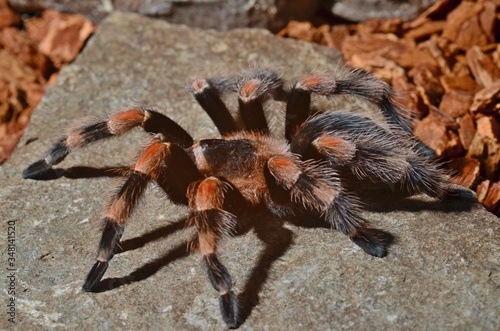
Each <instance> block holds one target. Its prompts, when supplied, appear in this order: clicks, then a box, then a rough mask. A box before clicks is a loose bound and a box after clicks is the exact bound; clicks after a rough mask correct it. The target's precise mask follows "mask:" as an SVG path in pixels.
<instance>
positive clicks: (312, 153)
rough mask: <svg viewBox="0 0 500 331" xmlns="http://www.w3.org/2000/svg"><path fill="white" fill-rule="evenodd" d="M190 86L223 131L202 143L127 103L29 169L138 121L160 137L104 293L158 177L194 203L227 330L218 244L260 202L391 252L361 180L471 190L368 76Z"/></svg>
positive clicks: (226, 293)
mask: <svg viewBox="0 0 500 331" xmlns="http://www.w3.org/2000/svg"><path fill="white" fill-rule="evenodd" d="M189 89H190V91H191V92H192V94H193V95H194V97H195V98H196V100H197V101H198V103H199V104H200V105H201V107H202V108H203V109H204V110H205V111H206V112H207V114H208V115H209V116H210V117H211V118H212V120H213V122H214V123H215V125H216V127H217V128H218V130H219V132H220V133H221V138H218V139H204V140H200V141H197V142H195V141H194V140H193V138H192V137H191V136H190V135H189V134H188V133H187V132H186V131H185V130H184V129H183V128H181V127H180V126H179V125H178V124H176V123H175V122H174V121H172V120H171V119H169V118H168V117H166V116H164V115H162V114H160V113H158V112H155V111H152V110H148V109H130V110H125V111H121V112H118V113H116V114H114V115H112V116H111V117H109V118H108V119H107V120H105V121H96V122H93V123H90V124H85V125H81V126H79V127H77V128H75V129H73V130H72V131H70V132H69V134H68V135H67V136H66V137H63V138H62V139H61V140H59V141H58V142H56V143H55V144H54V145H53V146H52V148H51V149H50V150H49V152H48V155H47V156H46V157H45V158H44V159H41V160H39V161H37V162H35V163H33V164H32V165H30V166H29V167H28V168H27V169H25V171H24V172H23V176H24V177H25V178H33V179H37V178H41V177H43V176H44V175H46V174H47V172H50V171H52V166H53V165H56V164H58V163H59V162H61V161H62V160H63V159H64V158H65V157H66V156H67V155H68V154H69V153H70V152H71V151H73V150H76V149H78V148H81V147H84V146H87V145H89V144H91V143H93V142H95V141H98V140H102V139H106V138H110V137H114V136H119V135H121V134H123V133H125V132H127V131H129V130H131V129H132V128H134V127H138V126H139V127H142V128H143V129H144V130H145V131H146V132H148V133H151V134H154V137H153V138H152V139H151V140H150V142H149V144H148V145H147V146H146V147H145V148H143V149H142V151H141V152H140V153H139V156H138V158H137V160H136V161H135V163H134V164H133V165H132V166H131V168H130V172H129V173H128V174H127V175H126V178H125V179H124V180H123V182H122V184H121V186H120V188H119V189H118V190H117V191H116V192H115V193H114V195H113V197H112V199H111V201H110V203H109V205H108V206H107V207H106V209H105V218H104V228H103V232H102V237H101V241H100V244H99V250H98V254H97V262H96V263H95V264H94V266H93V268H92V269H91V271H90V272H89V274H88V276H87V279H86V282H85V284H84V286H83V289H84V290H85V291H93V290H96V289H97V287H98V285H99V283H100V280H101V279H102V277H103V275H104V273H105V271H106V269H107V267H108V263H109V261H110V260H111V258H112V257H113V255H114V253H115V250H116V248H117V244H118V243H119V241H120V238H121V236H122V233H123V230H124V227H125V223H126V222H127V220H128V219H129V218H130V215H131V213H132V211H133V210H134V208H135V207H136V206H137V204H138V202H139V200H140V198H141V197H142V196H143V194H144V192H145V189H146V187H147V186H148V184H149V182H151V181H153V182H156V183H157V185H158V186H159V187H161V188H162V189H163V191H165V192H166V194H167V196H168V198H169V199H170V200H171V201H172V202H174V203H176V204H182V205H186V206H188V208H189V211H190V213H189V217H188V221H189V223H190V224H192V225H193V226H194V227H195V229H196V231H197V240H196V241H195V242H196V245H195V247H196V248H197V249H198V250H199V251H200V253H201V255H202V256H203V260H204V262H205V265H206V267H207V272H208V276H209V279H210V282H211V284H212V285H213V287H214V288H215V290H217V291H218V292H219V295H220V309H221V313H222V317H223V319H224V321H225V322H226V323H227V325H228V326H229V327H237V326H238V325H239V324H240V323H241V322H242V321H241V320H240V315H239V304H238V299H237V296H236V295H235V294H234V293H233V291H232V290H231V288H232V280H231V276H230V274H229V272H228V270H227V269H226V268H225V267H224V265H223V264H222V263H221V262H220V261H219V260H218V258H217V244H218V242H219V240H220V239H221V238H222V237H223V236H224V235H226V234H230V233H231V232H232V230H233V229H234V227H235V225H236V223H237V222H238V215H240V213H242V212H243V211H248V210H251V208H252V207H259V206H260V207H262V206H264V207H266V208H267V209H268V210H269V211H270V212H271V213H272V214H274V215H276V216H277V217H284V216H287V217H290V216H292V217H293V216H299V215H312V216H314V217H319V218H322V219H323V220H324V221H326V222H328V223H329V224H331V225H332V227H334V228H336V229H337V230H339V231H341V232H342V233H344V234H345V235H347V236H348V237H349V238H350V239H351V240H352V241H353V242H354V243H355V244H357V245H358V246H360V247H361V248H362V249H363V250H364V251H365V252H367V253H368V254H371V255H373V256H376V257H384V256H385V255H386V254H387V248H388V246H389V245H390V243H391V242H392V239H393V237H392V236H391V235H390V234H388V233H386V232H384V231H381V230H377V229H374V228H371V227H369V225H368V222H367V220H365V219H364V218H363V217H362V216H361V211H362V204H361V201H360V199H359V198H358V196H357V192H359V190H361V187H360V186H361V185H363V183H366V182H369V183H372V184H374V185H391V186H393V187H395V188H397V189H400V190H401V191H403V192H406V193H407V194H410V195H411V194H414V193H419V192H422V193H425V194H427V195H429V196H432V197H435V198H438V199H456V198H464V197H467V194H466V193H464V192H462V191H460V190H456V189H453V188H451V187H450V186H449V185H448V184H449V182H448V179H447V177H446V175H445V174H444V173H443V172H442V171H441V170H440V169H439V168H438V167H437V165H436V164H435V163H434V162H433V161H432V160H431V158H430V157H429V149H428V148H427V147H426V146H424V145H422V144H421V143H420V142H419V141H418V140H417V139H416V138H414V137H413V136H412V135H411V125H410V121H409V119H408V118H407V117H405V116H404V115H403V114H402V113H401V112H400V111H399V109H398V108H397V107H396V106H395V104H394V103H393V101H392V92H391V90H390V88H389V87H388V85H386V84H384V83H383V82H381V81H379V80H378V79H376V78H375V77H374V76H372V75H371V74H368V73H367V72H365V71H362V70H352V69H344V70H342V71H340V72H337V73H311V74H309V75H306V76H305V77H304V78H303V79H302V80H300V81H299V82H298V83H296V84H295V85H294V86H293V87H292V88H290V89H285V88H283V83H282V80H281V78H280V77H279V75H278V74H277V73H276V72H275V71H272V70H267V69H266V70H257V71H253V72H248V73H245V74H244V75H242V76H241V77H238V78H231V79H223V78H211V79H204V78H198V79H195V80H194V82H193V83H192V84H191V86H190V87H189ZM231 91H236V92H237V93H238V111H239V115H240V116H241V120H242V122H243V125H244V128H239V127H238V124H237V122H236V121H235V120H234V119H233V117H232V115H231V113H230V111H229V110H228V108H227V106H226V105H225V103H224V102H223V101H222V94H223V93H225V92H231ZM313 94H318V95H321V96H333V95H338V94H351V95H355V96H360V97H362V98H364V99H366V100H368V101H370V102H372V103H374V104H375V105H376V106H378V108H379V109H380V111H381V112H382V114H383V115H384V118H385V119H386V121H387V123H388V125H386V126H381V125H379V124H377V123H376V122H374V121H373V120H371V119H369V118H367V117H364V116H361V115H357V114H352V113H343V112H334V111H330V112H325V111H324V112H317V113H314V112H313V110H312V106H311V96H312V95H313ZM271 96H272V97H274V98H275V99H280V100H283V99H284V100H285V102H286V109H285V112H286V125H285V137H273V136H272V135H271V134H270V133H269V127H268V124H267V121H266V116H265V111H264V107H263V104H264V103H265V102H266V101H267V100H268V99H269V98H270V97H271Z"/></svg>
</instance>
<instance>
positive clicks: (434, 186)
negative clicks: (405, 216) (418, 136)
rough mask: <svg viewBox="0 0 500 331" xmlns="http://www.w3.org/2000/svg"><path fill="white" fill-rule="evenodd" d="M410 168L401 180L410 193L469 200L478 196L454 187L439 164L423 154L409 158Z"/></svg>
mask: <svg viewBox="0 0 500 331" xmlns="http://www.w3.org/2000/svg"><path fill="white" fill-rule="evenodd" d="M409 164H410V168H409V169H408V172H407V173H406V174H405V177H404V178H403V179H402V181H401V186H402V188H403V189H406V191H407V192H408V193H409V194H415V193H425V194H427V195H428V196H430V197H433V198H437V199H440V200H468V201H475V200H476V198H475V197H474V195H473V194H472V193H471V191H470V190H465V189H464V190H462V189H457V188H454V187H452V186H451V185H450V181H449V179H448V177H447V176H446V175H445V174H443V172H442V170H440V169H439V168H438V165H437V164H435V163H434V162H432V161H429V160H428V159H427V158H424V157H422V156H421V155H418V154H416V155H413V156H412V157H411V158H410V159H409Z"/></svg>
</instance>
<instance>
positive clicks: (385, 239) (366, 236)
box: [351, 228, 394, 257]
mask: <svg viewBox="0 0 500 331" xmlns="http://www.w3.org/2000/svg"><path fill="white" fill-rule="evenodd" d="M351 240H352V241H353V242H354V243H355V244H356V245H358V246H359V247H361V248H362V249H363V250H364V251H365V252H366V253H368V254H370V255H373V256H376V257H384V256H386V255H387V248H388V247H389V246H390V245H391V244H392V242H393V241H394V236H393V235H392V234H390V233H388V232H385V231H382V230H378V229H371V228H370V229H358V232H357V233H356V234H355V235H354V236H352V237H351Z"/></svg>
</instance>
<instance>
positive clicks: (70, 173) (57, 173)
mask: <svg viewBox="0 0 500 331" xmlns="http://www.w3.org/2000/svg"><path fill="white" fill-rule="evenodd" d="M129 172H130V168H129V167H123V166H119V167H103V168H95V167H88V166H76V167H70V168H56V169H52V168H50V169H47V170H46V171H45V172H44V173H42V174H40V175H39V176H38V177H37V178H34V179H35V180H43V181H45V180H56V179H59V178H63V177H64V178H70V179H82V178H86V179H88V178H100V177H124V176H126V175H127V174H128V173H129Z"/></svg>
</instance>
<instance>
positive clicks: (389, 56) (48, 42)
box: [0, 0, 500, 215]
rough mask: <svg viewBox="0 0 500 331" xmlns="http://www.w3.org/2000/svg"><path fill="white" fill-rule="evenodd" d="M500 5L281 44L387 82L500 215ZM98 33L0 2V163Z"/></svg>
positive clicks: (328, 29)
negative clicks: (335, 53)
mask: <svg viewBox="0 0 500 331" xmlns="http://www.w3.org/2000/svg"><path fill="white" fill-rule="evenodd" d="M499 7H500V4H499V2H498V1H495V0H478V1H476V2H471V1H459V0H440V1H438V2H436V3H435V4H434V5H433V6H432V7H431V8H429V9H428V10H427V11H425V12H424V13H422V14H421V15H420V16H419V17H417V18H416V19H414V20H412V21H408V22H404V21H402V20H400V19H372V20H368V21H366V22H363V23H359V24H340V25H336V24H334V25H330V24H325V25H321V26H319V27H315V26H313V25H312V24H311V23H309V22H296V21H292V22H290V23H289V24H288V26H287V27H286V28H285V29H283V30H282V31H280V32H279V33H278V35H279V36H282V37H289V38H296V39H301V40H307V41H310V42H315V43H319V44H322V45H326V46H328V47H331V48H334V49H337V50H339V51H341V52H342V53H343V54H344V57H345V59H346V62H347V63H348V64H350V65H352V66H356V67H362V68H365V69H367V70H369V71H371V72H374V73H375V75H377V76H378V77H380V78H381V79H383V80H384V81H386V82H387V83H389V84H390V85H392V86H393V87H394V89H395V90H396V91H397V92H398V94H399V96H400V97H401V98H400V99H399V101H400V102H401V103H402V104H403V105H404V106H405V107H407V108H409V109H412V110H413V111H414V112H415V120H414V125H415V126H414V133H415V134H416V135H417V136H418V137H419V138H420V139H421V140H422V141H423V142H424V143H426V144H427V145H428V146H430V147H431V148H432V149H433V150H434V151H435V152H436V155H437V156H438V157H440V159H442V160H444V161H446V162H447V165H448V166H449V167H450V169H453V170H455V171H457V173H458V175H457V177H456V178H455V181H456V182H457V183H459V184H461V185H464V186H466V187H470V188H471V189H473V190H475V191H476V192H477V195H478V199H479V201H480V202H481V203H482V204H483V205H484V206H485V207H486V208H487V209H488V210H489V211H491V212H493V213H495V214H496V215H500V169H499V168H500V101H499V96H500V45H499V43H498V41H499V38H500V36H499V35H498V32H496V31H497V30H499V29H498V27H499V25H500V24H499V17H500V14H499ZM95 29H96V25H95V24H93V23H91V22H90V21H89V20H87V19H86V18H85V17H84V16H82V15H68V14H62V13H59V12H57V11H53V10H45V11H43V12H42V13H41V15H40V16H38V17H31V18H27V19H22V18H21V16H20V15H19V14H18V13H16V12H15V11H13V10H12V9H11V8H9V6H8V3H7V0H0V164H1V163H2V162H3V161H5V160H6V159H7V158H8V157H9V156H10V154H11V153H12V151H13V150H14V148H15V146H16V144H17V142H18V141H19V139H20V137H21V136H22V134H23V132H24V129H25V128H26V126H27V124H28V122H29V118H30V114H31V112H32V111H33V109H34V108H35V107H36V105H37V104H38V102H39V101H40V99H41V98H42V96H43V94H44V90H45V88H46V86H48V85H50V84H53V83H54V82H55V80H56V78H57V73H58V72H59V70H60V69H61V68H63V67H64V66H65V65H67V64H68V63H70V62H71V61H72V60H73V59H74V58H75V57H76V55H77V54H78V52H79V51H80V50H81V48H82V47H83V45H84V44H85V41H86V40H87V38H88V37H89V36H90V35H91V34H92V33H93V32H94V31H95Z"/></svg>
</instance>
